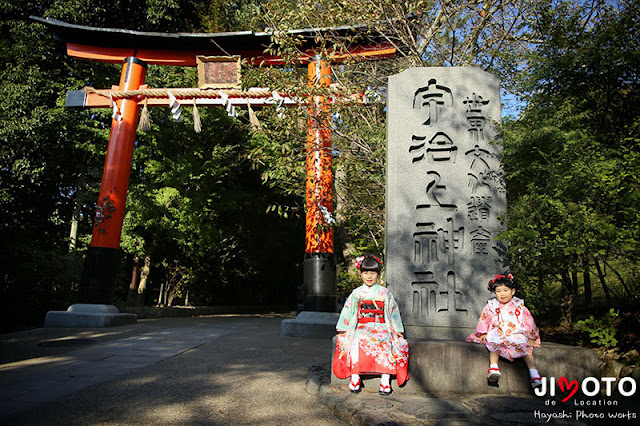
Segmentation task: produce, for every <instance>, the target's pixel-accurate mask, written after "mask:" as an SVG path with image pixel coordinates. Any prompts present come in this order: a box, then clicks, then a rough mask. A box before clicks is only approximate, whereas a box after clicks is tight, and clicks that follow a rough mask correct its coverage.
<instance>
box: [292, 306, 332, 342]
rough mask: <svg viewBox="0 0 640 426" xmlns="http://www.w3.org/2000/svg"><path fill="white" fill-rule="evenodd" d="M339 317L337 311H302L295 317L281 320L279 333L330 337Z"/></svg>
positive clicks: (321, 337) (316, 337)
mask: <svg viewBox="0 0 640 426" xmlns="http://www.w3.org/2000/svg"><path fill="white" fill-rule="evenodd" d="M339 318H340V314H338V313H337V312H313V311H302V312H300V313H299V314H298V316H297V317H296V318H295V319H286V320H283V321H282V325H281V326H280V335H281V336H289V337H308V338H312V339H330V338H331V337H333V336H334V335H335V334H336V324H337V323H338V319H339Z"/></svg>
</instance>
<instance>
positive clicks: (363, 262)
mask: <svg viewBox="0 0 640 426" xmlns="http://www.w3.org/2000/svg"><path fill="white" fill-rule="evenodd" d="M356 267H357V268H358V270H359V271H360V276H361V278H362V281H363V284H362V285H361V286H360V287H358V288H356V289H354V290H353V292H352V293H351V295H349V298H348V299H347V300H346V302H345V304H344V307H343V308H342V312H341V313H340V319H339V320H338V324H337V325H336V329H337V330H338V333H339V334H338V339H337V344H336V349H335V353H334V357H333V373H334V374H335V375H336V377H338V378H341V379H346V378H350V379H351V380H350V381H349V389H350V390H351V391H352V392H360V390H361V388H362V380H361V378H360V375H380V389H379V393H380V394H381V395H389V394H391V392H392V389H391V384H390V378H391V375H394V376H396V380H397V382H398V385H399V386H401V385H402V384H403V383H404V382H406V381H407V380H408V379H409V374H408V371H407V370H408V365H409V345H408V344H407V341H406V340H405V339H404V337H403V335H402V333H403V332H404V326H403V325H402V319H401V318H400V311H399V309H398V304H397V303H396V301H395V299H394V297H393V295H392V294H391V292H390V291H389V290H388V289H387V288H385V287H382V286H381V285H380V284H378V278H379V277H380V270H381V267H382V262H381V261H380V259H378V258H377V257H375V256H373V255H365V256H361V257H358V258H356Z"/></svg>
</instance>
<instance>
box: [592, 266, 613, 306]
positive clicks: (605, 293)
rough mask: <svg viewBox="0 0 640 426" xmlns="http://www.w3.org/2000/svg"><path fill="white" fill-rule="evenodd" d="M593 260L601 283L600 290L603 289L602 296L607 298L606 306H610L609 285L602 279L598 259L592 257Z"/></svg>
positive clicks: (602, 275)
mask: <svg viewBox="0 0 640 426" xmlns="http://www.w3.org/2000/svg"><path fill="white" fill-rule="evenodd" d="M593 262H594V263H595V265H596V270H597V271H598V278H599V279H600V284H602V290H604V297H605V298H606V299H607V308H611V294H610V291H609V287H607V282H606V281H605V280H604V274H603V273H602V268H601V267H600V263H599V262H598V259H593Z"/></svg>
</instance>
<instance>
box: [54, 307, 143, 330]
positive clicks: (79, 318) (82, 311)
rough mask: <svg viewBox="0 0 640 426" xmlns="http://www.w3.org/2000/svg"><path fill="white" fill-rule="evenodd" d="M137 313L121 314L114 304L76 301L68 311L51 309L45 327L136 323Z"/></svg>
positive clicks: (105, 325) (110, 325) (108, 325)
mask: <svg viewBox="0 0 640 426" xmlns="http://www.w3.org/2000/svg"><path fill="white" fill-rule="evenodd" d="M137 321H138V316H137V315H136V314H121V313H120V311H119V310H118V308H116V307H115V306H113V305H99V304H98V305H94V304H86V303H76V304H75V305H71V306H69V308H68V309H67V310H66V311H49V312H47V316H46V318H45V320H44V326H45V327H114V326H118V325H126V324H135V323H136V322H137Z"/></svg>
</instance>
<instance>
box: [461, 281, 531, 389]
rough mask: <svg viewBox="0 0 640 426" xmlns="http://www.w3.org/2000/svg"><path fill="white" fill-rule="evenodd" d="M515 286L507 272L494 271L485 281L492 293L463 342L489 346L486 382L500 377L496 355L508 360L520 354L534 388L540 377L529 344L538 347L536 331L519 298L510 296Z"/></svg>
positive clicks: (529, 314)
mask: <svg viewBox="0 0 640 426" xmlns="http://www.w3.org/2000/svg"><path fill="white" fill-rule="evenodd" d="M515 287H516V286H515V280H514V278H513V275H511V274H508V275H500V274H498V275H496V276H495V277H494V279H492V280H491V281H490V282H489V291H491V292H493V293H494V294H495V295H496V297H495V298H494V299H491V300H489V302H488V303H487V304H486V306H485V307H484V309H483V310H482V314H481V315H480V319H479V320H478V325H477V326H476V332H475V333H473V334H471V335H470V336H469V337H467V342H474V343H482V344H484V345H486V346H487V349H489V363H490V365H489V370H488V371H487V375H488V377H487V378H488V380H489V382H493V383H497V382H498V379H500V376H501V374H500V368H498V358H499V357H500V356H501V357H503V358H506V359H508V360H509V361H513V359H514V358H524V362H525V363H526V364H527V367H529V374H530V376H531V386H532V387H533V388H537V387H538V386H540V385H541V384H542V381H541V378H540V374H539V373H538V370H537V368H536V363H535V360H534V358H533V348H537V347H540V331H539V330H538V327H536V323H535V321H534V320H533V316H531V312H529V309H527V307H526V306H524V302H523V301H522V299H518V298H517V297H514V294H515V293H516V288H515Z"/></svg>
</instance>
